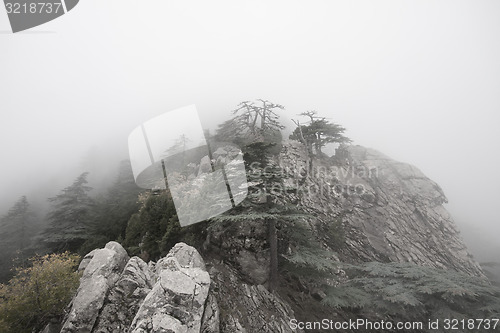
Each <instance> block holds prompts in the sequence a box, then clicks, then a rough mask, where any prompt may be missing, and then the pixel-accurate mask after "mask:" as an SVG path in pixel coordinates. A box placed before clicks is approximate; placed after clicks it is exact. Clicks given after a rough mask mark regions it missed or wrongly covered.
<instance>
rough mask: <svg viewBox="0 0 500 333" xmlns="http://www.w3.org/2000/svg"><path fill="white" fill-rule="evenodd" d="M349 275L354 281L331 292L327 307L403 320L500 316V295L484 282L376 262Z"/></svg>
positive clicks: (456, 274) (351, 270) (445, 272)
mask: <svg viewBox="0 0 500 333" xmlns="http://www.w3.org/2000/svg"><path fill="white" fill-rule="evenodd" d="M347 271H348V275H349V276H350V280H349V281H348V282H346V283H344V284H341V285H339V286H337V287H329V288H328V292H327V297H326V298H325V299H324V300H323V302H324V303H325V304H327V305H329V306H332V307H334V308H348V309H358V310H359V309H362V310H366V311H370V310H373V311H376V312H377V313H379V314H383V315H384V316H392V317H393V318H400V319H403V320H412V319H413V320H415V319H424V320H427V319H428V318H432V319H441V320H442V319H443V318H455V319H459V320H460V319H470V318H498V316H499V315H500V289H499V288H497V287H494V286H492V285H491V284H490V283H489V282H488V281H487V280H486V279H484V278H479V277H474V276H470V275H467V274H464V273H459V272H456V271H451V270H442V269H437V268H431V267H422V266H417V265H414V264H410V263H380V262H371V263H366V264H363V265H358V266H356V265H351V266H347Z"/></svg>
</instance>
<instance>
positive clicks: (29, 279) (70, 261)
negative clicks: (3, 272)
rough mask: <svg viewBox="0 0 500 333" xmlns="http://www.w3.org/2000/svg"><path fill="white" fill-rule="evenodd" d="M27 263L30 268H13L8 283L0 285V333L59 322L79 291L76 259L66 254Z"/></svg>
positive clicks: (39, 328) (35, 259) (36, 258)
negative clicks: (12, 275)
mask: <svg viewBox="0 0 500 333" xmlns="http://www.w3.org/2000/svg"><path fill="white" fill-rule="evenodd" d="M30 261H31V264H32V265H31V266H30V267H28V268H18V269H16V274H15V276H14V277H13V278H12V279H11V280H10V281H9V282H8V284H5V285H4V284H0V318H1V319H0V332H1V333H23V332H32V330H33V329H35V331H38V330H41V329H42V328H43V327H44V326H45V325H46V324H47V323H48V322H49V321H50V320H51V319H60V318H61V317H62V316H63V313H64V308H65V307H66V306H67V305H68V304H69V302H70V301H71V298H72V297H73V295H74V292H75V291H76V289H77V288H78V285H79V274H78V273H77V272H76V265H77V263H78V262H79V257H78V256H76V255H72V254H70V253H68V252H65V253H62V254H51V255H45V256H42V257H40V256H37V257H33V258H31V259H30Z"/></svg>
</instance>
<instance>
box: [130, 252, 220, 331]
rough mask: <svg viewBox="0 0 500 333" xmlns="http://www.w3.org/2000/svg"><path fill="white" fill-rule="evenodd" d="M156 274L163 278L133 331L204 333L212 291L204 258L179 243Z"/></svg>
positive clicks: (147, 302)
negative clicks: (202, 327)
mask: <svg viewBox="0 0 500 333" xmlns="http://www.w3.org/2000/svg"><path fill="white" fill-rule="evenodd" d="M156 273H157V274H158V276H159V279H158V281H157V283H156V284H155V285H154V287H153V289H152V290H151V292H150V293H149V294H148V296H147V297H146V299H145V300H144V302H143V303H142V305H141V307H140V308H139V311H138V312H137V314H136V316H135V318H134V320H133V321H132V325H131V327H130V332H131V333H142V332H158V333H159V332H179V333H181V332H186V333H194V332H196V333H198V332H200V329H201V324H202V322H201V321H202V317H203V313H204V310H205V302H206V300H207V297H208V291H209V289H210V276H209V275H208V273H207V271H206V270H205V264H204V263H203V260H202V259H201V256H199V254H198V252H197V251H196V250H195V249H194V248H192V247H190V246H188V245H186V244H184V243H178V244H177V245H176V246H175V247H174V248H173V249H172V250H171V251H170V252H169V254H168V255H167V257H166V258H164V259H161V260H159V261H158V263H157V264H156Z"/></svg>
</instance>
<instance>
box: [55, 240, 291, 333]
mask: <svg viewBox="0 0 500 333" xmlns="http://www.w3.org/2000/svg"><path fill="white" fill-rule="evenodd" d="M80 270H82V271H83V275H82V279H81V285H80V288H79V289H78V292H77V294H76V296H75V297H74V299H73V301H72V303H71V309H70V312H69V315H68V316H67V318H66V319H65V321H64V325H63V328H62V330H61V332H89V333H90V332H91V333H112V332H113V333H114V332H125V333H127V332H128V333H146V332H147V333H149V332H155V333H160V332H162V333H168V332H171V333H194V332H196V333H198V332H202V333H219V332H228V333H229V332H230V333H238V332H241V333H243V332H245V333H246V332H284V333H285V332H296V331H293V330H290V329H289V328H288V324H287V323H288V321H289V320H290V318H293V311H292V310H291V309H290V307H289V306H288V305H286V303H284V302H283V301H281V300H280V299H279V297H278V296H276V295H274V294H272V293H270V292H268V291H267V290H266V289H265V288H264V287H263V286H262V285H248V284H245V283H243V282H242V278H241V276H240V274H239V273H238V272H237V271H236V270H234V269H232V268H231V267H230V266H228V265H226V264H222V263H221V264H218V265H217V267H215V266H214V265H210V274H209V272H207V268H206V266H205V262H204V260H203V258H202V257H201V256H200V254H199V253H198V251H196V249H194V248H193V247H191V246H188V245H186V244H184V243H178V244H176V245H175V246H174V247H173V248H172V249H171V250H170V252H169V253H168V254H167V256H166V257H164V258H162V259H160V260H159V261H158V262H157V263H150V264H146V263H145V262H144V261H143V260H142V259H140V258H139V257H132V258H130V259H129V258H128V256H127V254H126V252H125V250H124V249H123V248H122V247H121V245H120V244H118V243H116V242H110V243H108V244H107V245H106V247H105V248H104V249H99V250H94V251H92V252H91V253H89V254H88V255H87V256H85V258H84V260H82V263H81V264H80ZM48 329H49V328H47V330H48Z"/></svg>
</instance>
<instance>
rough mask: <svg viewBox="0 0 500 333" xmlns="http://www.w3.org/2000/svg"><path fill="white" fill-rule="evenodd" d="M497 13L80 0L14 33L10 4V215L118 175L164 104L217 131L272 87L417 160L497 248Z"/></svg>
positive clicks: (394, 6) (0, 180)
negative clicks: (31, 197) (140, 132)
mask: <svg viewBox="0 0 500 333" xmlns="http://www.w3.org/2000/svg"><path fill="white" fill-rule="evenodd" d="M499 18H500V2H498V1H494V0H492V1H484V0H470V1H454V0H450V1H440V0H436V1H421V0H419V1H400V0H398V1H331V0H328V1H290V0H287V1H268V0H266V1H260V0H258V1H256V0H252V1H235V0H231V1H196V2H194V1H170V0H151V1H139V0H107V1H102V0H82V1H80V3H79V4H78V6H77V7H75V9H73V10H72V11H71V12H69V13H68V14H67V15H65V16H63V17H61V18H59V19H57V20H55V21H52V22H50V23H48V24H46V25H43V26H40V27H37V28H35V29H32V30H30V31H27V32H25V33H19V34H15V35H13V34H11V33H9V32H8V31H9V30H10V27H9V25H8V19H7V15H6V13H5V11H3V9H0V112H1V113H0V148H1V152H2V157H1V161H2V166H1V174H0V208H2V210H1V211H5V209H7V208H8V207H10V206H11V205H12V204H13V203H14V202H15V200H16V199H17V198H18V197H19V196H20V195H23V194H29V193H33V192H35V193H38V195H40V196H43V194H45V192H44V191H45V190H47V191H48V192H49V193H50V195H53V194H55V193H57V191H58V190H59V189H61V188H62V187H64V186H67V185H68V184H69V183H71V182H72V180H73V179H74V178H75V177H76V176H77V175H78V174H79V173H81V172H82V171H85V170H89V171H91V175H90V179H91V180H92V181H93V182H94V184H97V185H99V184H102V183H103V182H106V181H109V179H110V177H112V176H109V174H110V173H112V172H113V171H114V170H115V167H116V163H117V161H118V160H120V159H122V158H126V157H127V147H126V145H127V136H128V134H129V133H130V132H131V131H132V129H133V128H135V127H136V126H137V125H139V124H140V123H142V122H144V121H145V120H147V119H150V118H152V117H154V116H156V115H159V114H161V113H163V112H166V111H169V110H172V109H174V108H178V107H181V106H185V105H190V104H196V105H197V108H198V111H199V113H200V118H201V119H202V121H203V122H204V125H205V126H206V127H213V126H214V125H215V124H216V123H217V122H219V121H221V120H222V119H223V118H224V117H225V116H227V115H228V112H229V110H231V109H232V108H233V107H234V106H235V105H236V104H237V103H239V102H240V101H243V100H253V99H256V98H263V99H269V100H271V101H273V102H275V103H281V104H283V105H284V106H285V107H287V110H288V115H287V116H286V118H287V119H289V118H296V114H297V113H300V112H303V111H305V110H317V111H318V112H319V113H320V114H321V115H324V116H327V117H330V118H331V120H332V121H334V122H337V123H340V124H342V125H343V126H345V127H346V128H347V129H348V131H347V135H348V136H350V137H351V138H352V139H353V140H354V143H355V144H361V145H365V146H369V147H372V148H375V149H377V150H380V151H382V152H383V153H385V154H386V155H388V156H390V157H393V158H395V159H398V160H401V161H404V162H409V163H411V164H414V165H416V166H417V167H419V168H420V169H421V170H422V171H423V172H424V173H425V174H426V175H428V176H429V177H430V178H432V179H433V180H435V181H436V182H438V183H439V184H440V185H441V186H442V188H443V189H444V191H445V193H446V194H447V196H448V198H449V201H450V203H449V204H448V205H447V208H448V209H449V210H450V211H451V212H452V214H453V215H454V216H455V218H456V220H457V223H458V224H459V226H460V228H461V229H462V232H463V236H464V238H465V239H466V240H467V241H468V243H469V245H470V246H471V248H472V250H473V252H474V254H475V255H476V256H478V257H479V258H480V259H482V260H492V259H494V258H496V257H498V254H499V253H500V248H499V247H498V246H497V245H495V244H496V243H497V239H498V234H499V231H500V225H499V223H498V217H497V216H498V213H497V206H496V205H497V204H498V203H499V202H500V194H499V191H498V189H497V188H498V185H500V184H499V183H500V182H499V180H498V179H499V173H498V171H497V166H498V162H499V151H500V149H499V143H500V134H499V133H500V131H499V129H498V127H499V125H500V121H499V118H500V117H499V113H500V112H499V111H500V61H499V59H500V20H499ZM92 177H94V178H92ZM37 191H38V192H37Z"/></svg>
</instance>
